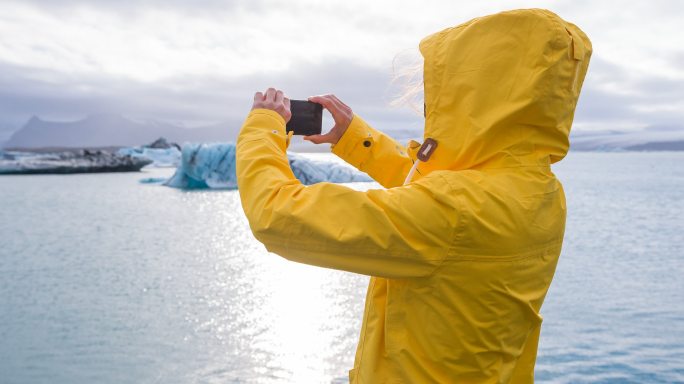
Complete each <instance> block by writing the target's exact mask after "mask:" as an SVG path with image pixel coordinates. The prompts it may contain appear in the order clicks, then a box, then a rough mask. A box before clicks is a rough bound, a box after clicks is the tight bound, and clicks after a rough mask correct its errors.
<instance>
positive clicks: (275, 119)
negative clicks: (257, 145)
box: [240, 108, 292, 150]
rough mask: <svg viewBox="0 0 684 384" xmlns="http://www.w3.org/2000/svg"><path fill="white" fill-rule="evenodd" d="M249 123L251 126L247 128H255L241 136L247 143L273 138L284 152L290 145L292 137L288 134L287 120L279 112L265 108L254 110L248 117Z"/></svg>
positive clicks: (242, 133)
mask: <svg viewBox="0 0 684 384" xmlns="http://www.w3.org/2000/svg"><path fill="white" fill-rule="evenodd" d="M247 121H249V122H251V124H249V125H246V126H245V128H248V126H252V127H254V128H251V129H249V128H248V132H240V136H243V137H244V139H245V140H246V141H248V140H250V139H252V140H254V139H264V138H271V137H272V138H273V139H275V140H274V141H275V144H276V145H277V147H279V148H282V149H283V150H285V149H287V147H288V146H289V145H290V139H291V137H292V135H291V134H290V135H288V133H287V132H286V129H285V124H286V123H285V119H283V117H282V116H280V114H279V113H278V112H276V111H273V110H270V109H264V108H257V109H253V110H252V111H251V112H250V113H249V115H248V116H247ZM244 130H245V129H244V128H243V131H244Z"/></svg>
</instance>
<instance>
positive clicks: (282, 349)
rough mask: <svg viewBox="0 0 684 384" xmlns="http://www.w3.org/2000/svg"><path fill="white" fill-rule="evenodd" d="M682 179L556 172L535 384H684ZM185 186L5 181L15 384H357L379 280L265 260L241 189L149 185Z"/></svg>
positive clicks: (66, 179)
mask: <svg viewBox="0 0 684 384" xmlns="http://www.w3.org/2000/svg"><path fill="white" fill-rule="evenodd" d="M683 163H684V153H576V154H572V155H570V156H569V157H568V158H567V159H566V160H564V161H563V162H562V163H561V164H559V165H557V166H555V168H554V172H556V174H557V175H558V176H559V178H560V179H561V180H562V181H563V182H564V185H565V189H566V194H567V197H568V210H569V216H568V225H567V232H566V240H565V245H564V249H563V254H562V256H561V261H560V263H559V266H558V270H557V273H556V278H555V280H554V283H553V285H552V287H551V290H550V292H549V295H548V297H547V300H546V303H545V306H544V308H543V315H544V317H545V321H544V327H543V331H542V339H541V345H540V350H539V358H538V360H537V370H536V375H537V382H541V383H675V382H684V321H683V320H684V279H682V278H681V276H680V275H681V274H682V272H684V269H683V268H682V267H683V266H684V261H683V259H684V219H683V218H682V216H683V215H684V168H683V167H682V164H683ZM170 173H171V171H170V170H155V171H148V172H146V173H144V174H139V173H138V174H101V175H70V176H6V177H1V178H0V212H2V220H0V241H1V246H0V377H1V378H2V379H0V381H2V382H3V383H95V382H97V383H330V382H336V383H337V382H339V383H343V382H346V376H347V373H346V372H347V370H348V369H349V368H350V367H351V365H352V361H353V355H354V350H355V347H356V342H357V338H358V332H359V328H360V322H361V315H362V311H363V300H364V294H365V289H366V284H367V281H368V279H367V278H366V277H364V276H358V275H353V274H349V273H344V272H338V271H332V270H325V269H319V268H314V267H309V266H306V265H299V264H295V263H290V262H287V261H284V260H282V259H281V258H279V257H277V256H275V255H271V254H268V253H267V252H265V251H264V249H263V247H262V246H261V245H260V244H259V243H257V242H256V241H255V240H254V239H253V238H252V237H251V234H250V232H249V228H248V226H247V223H246V220H245V218H244V216H243V215H242V213H241V209H240V203H239V199H238V193H237V192H236V191H220V192H217V191H194V192H183V191H179V190H175V189H171V188H165V187H162V186H159V185H154V184H140V183H139V182H138V180H140V179H143V178H147V177H160V176H164V175H168V174H170ZM371 186H372V184H371ZM354 187H356V188H367V187H368V185H365V186H364V185H362V184H357V185H354Z"/></svg>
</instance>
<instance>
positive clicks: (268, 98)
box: [265, 88, 276, 101]
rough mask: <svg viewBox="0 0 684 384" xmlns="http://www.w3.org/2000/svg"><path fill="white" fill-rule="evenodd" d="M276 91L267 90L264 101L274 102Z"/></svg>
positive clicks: (272, 89)
mask: <svg viewBox="0 0 684 384" xmlns="http://www.w3.org/2000/svg"><path fill="white" fill-rule="evenodd" d="M275 95H276V89H275V88H269V89H267V90H266V98H265V99H266V101H275Z"/></svg>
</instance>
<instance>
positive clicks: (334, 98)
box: [330, 95, 351, 109]
mask: <svg viewBox="0 0 684 384" xmlns="http://www.w3.org/2000/svg"><path fill="white" fill-rule="evenodd" d="M330 97H331V98H332V99H333V100H335V101H336V102H337V104H339V105H341V106H343V107H344V108H346V109H351V108H349V106H348V105H347V104H345V103H343V102H342V100H340V99H338V98H337V96H335V95H330Z"/></svg>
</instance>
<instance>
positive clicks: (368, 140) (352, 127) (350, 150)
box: [330, 114, 375, 168]
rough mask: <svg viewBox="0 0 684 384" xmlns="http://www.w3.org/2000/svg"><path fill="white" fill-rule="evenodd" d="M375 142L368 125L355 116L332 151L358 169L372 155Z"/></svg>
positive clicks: (332, 147)
mask: <svg viewBox="0 0 684 384" xmlns="http://www.w3.org/2000/svg"><path fill="white" fill-rule="evenodd" d="M374 141H375V140H374V138H373V135H372V133H371V129H370V127H369V126H368V124H366V122H365V121H363V119H362V118H361V117H359V116H358V115H356V114H355V115H354V117H353V118H352V121H351V123H349V127H347V130H346V131H345V132H344V134H342V137H340V140H339V141H338V142H337V144H333V145H332V146H331V147H330V149H331V150H332V153H334V154H335V155H337V156H338V157H340V158H341V159H342V160H344V161H346V162H347V163H349V164H351V165H353V166H355V167H357V168H358V167H359V165H360V164H361V163H363V161H364V160H365V159H367V158H368V156H369V155H370V151H371V148H372V144H373V142H374Z"/></svg>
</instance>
